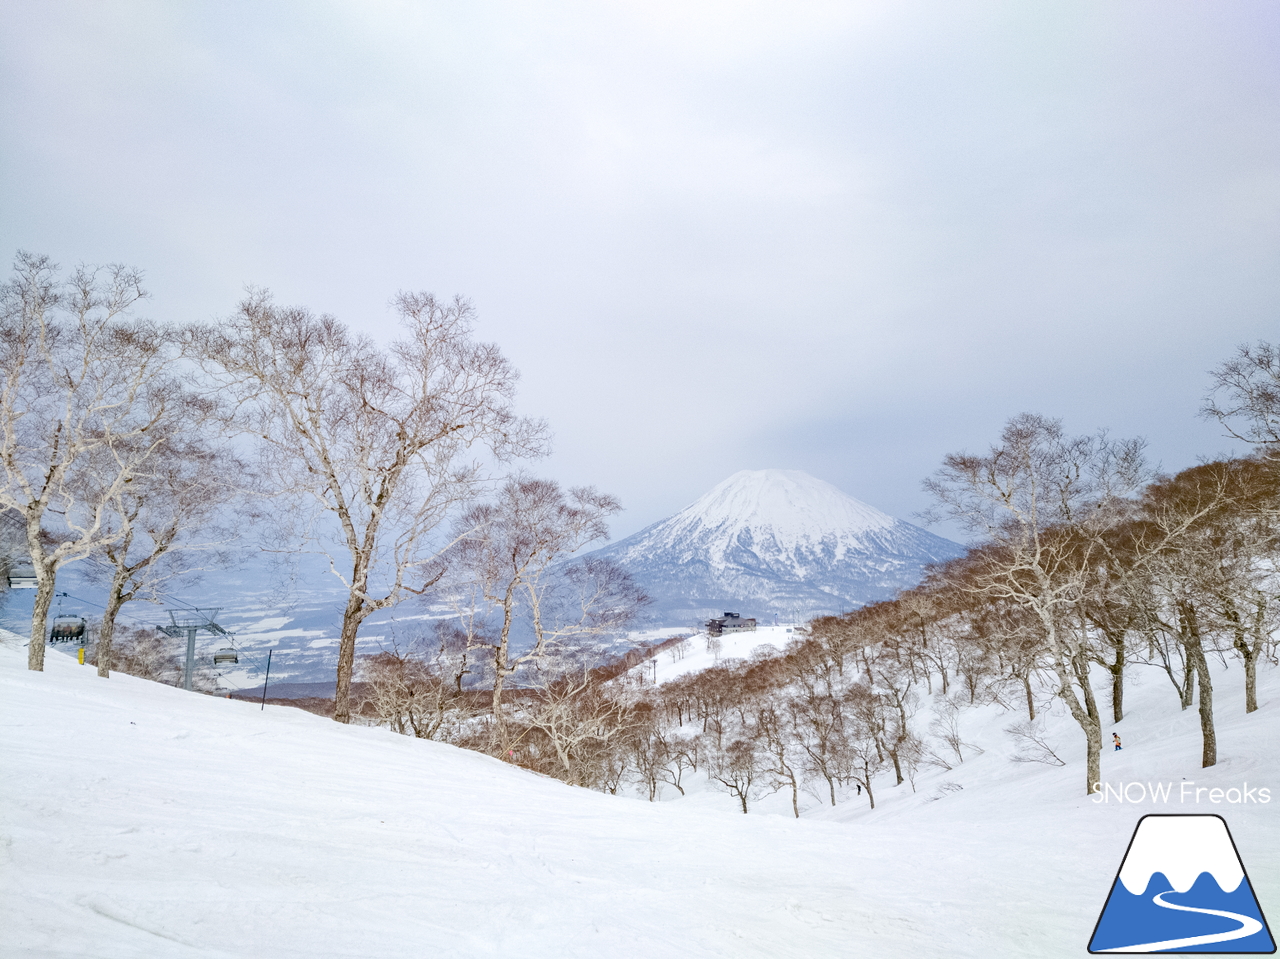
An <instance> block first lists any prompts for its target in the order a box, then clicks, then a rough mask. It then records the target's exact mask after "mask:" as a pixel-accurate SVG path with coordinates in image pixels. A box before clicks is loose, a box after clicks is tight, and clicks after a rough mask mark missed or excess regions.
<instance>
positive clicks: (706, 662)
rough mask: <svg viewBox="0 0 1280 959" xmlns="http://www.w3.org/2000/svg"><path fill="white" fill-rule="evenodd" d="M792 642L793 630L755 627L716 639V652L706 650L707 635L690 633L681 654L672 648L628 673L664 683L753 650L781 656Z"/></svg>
mask: <svg viewBox="0 0 1280 959" xmlns="http://www.w3.org/2000/svg"><path fill="white" fill-rule="evenodd" d="M667 634H668V635H686V632H684V631H681V630H667ZM795 638H796V633H795V627H794V626H789V625H786V626H783V625H780V626H759V627H757V628H756V629H755V630H754V631H747V632H740V633H725V634H724V635H723V636H721V637H719V639H720V650H719V652H715V651H713V650H710V649H708V648H707V634H706V633H694V634H692V635H690V636H689V639H688V645H687V646H686V647H685V648H684V649H683V650H682V651H681V650H675V649H672V648H670V647H669V648H667V649H664V650H662V651H661V652H660V653H658V654H657V655H656V656H654V657H653V658H652V659H650V660H647V661H646V662H644V663H641V664H640V665H638V666H635V667H633V668H632V669H630V670H628V673H629V674H630V675H631V676H633V677H637V678H643V679H644V681H645V682H647V683H654V682H655V681H656V682H657V683H658V685H661V684H662V683H668V682H670V681H671V680H673V679H678V678H679V677H681V676H687V675H688V674H689V673H700V672H702V670H704V669H710V668H711V667H712V666H714V665H716V664H717V663H721V662H724V661H725V660H727V659H750V658H751V656H752V654H753V653H755V652H756V651H757V650H763V649H764V647H767V646H771V647H773V649H774V650H776V651H777V652H782V650H784V649H785V648H786V646H787V644H788V643H790V642H791V641H792V640H793V639H795Z"/></svg>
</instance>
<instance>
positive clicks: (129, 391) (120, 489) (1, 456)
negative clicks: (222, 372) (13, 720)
mask: <svg viewBox="0 0 1280 959" xmlns="http://www.w3.org/2000/svg"><path fill="white" fill-rule="evenodd" d="M146 296H147V294H146V291H144V290H143V288H142V275H141V273H139V272H138V271H137V270H135V269H132V268H129V267H125V266H120V265H111V266H101V267H90V266H80V267H77V268H76V269H75V270H74V271H72V273H71V274H70V275H69V276H67V277H66V278H65V279H64V278H62V277H61V276H60V274H59V269H58V267H57V266H56V265H55V264H53V263H52V262H50V260H49V259H48V258H47V257H43V256H34V255H32V254H29V253H21V252H20V253H19V254H18V255H17V258H16V260H15V264H14V274H13V277H12V279H11V280H10V281H9V282H8V283H5V284H4V285H3V286H0V465H2V466H3V470H4V473H3V482H0V507H9V508H10V509H12V510H14V511H16V512H17V513H18V514H19V515H20V516H21V517H22V521H23V525H24V527H25V533H26V545H27V552H28V555H29V556H30V560H31V564H32V566H33V568H34V571H35V578H36V584H37V585H36V596H35V603H34V611H33V613H32V618H31V644H30V647H29V650H28V659H27V665H28V667H29V668H30V669H35V670H39V669H43V668H44V650H45V626H46V621H47V617H48V612H49V606H50V603H51V601H52V599H53V594H54V588H55V581H56V577H57V572H58V570H59V569H61V568H62V567H63V566H65V565H66V564H67V563H71V562H75V561H77V560H82V559H84V558H85V557H87V556H89V555H91V554H92V553H94V552H96V551H98V550H101V549H102V548H103V547H106V546H114V545H115V544H117V543H119V542H120V539H121V537H122V532H121V530H120V528H119V526H118V525H113V524H111V523H110V522H109V521H108V514H109V512H110V510H111V507H112V504H113V503H115V502H117V501H118V500H119V498H120V497H121V496H123V495H125V491H126V487H127V485H128V484H129V483H130V482H132V481H133V480H134V479H135V478H137V477H138V476H139V475H140V473H141V472H142V471H144V470H147V469H149V468H151V467H152V466H153V464H154V463H155V459H156V457H157V456H159V455H163V451H164V448H165V446H166V444H167V442H169V440H171V438H172V437H173V435H174V433H173V430H172V429H171V428H170V426H171V422H172V419H173V418H174V417H175V416H178V417H181V416H182V415H184V413H185V412H186V411H188V410H189V408H190V406H191V404H192V403H194V402H195V399H194V397H193V396H192V395H191V394H190V393H189V392H188V391H186V390H184V389H183V387H182V385H181V383H180V382H179V380H178V379H177V377H176V376H175V374H174V366H173V364H174V362H175V357H176V351H175V349H174V345H175V338H174V336H173V335H171V333H170V332H169V330H167V329H166V328H164V327H162V326H160V325H159V324H156V323H153V322H149V321H144V320H140V319H136V318H132V317H131V316H130V311H131V310H132V309H133V307H134V306H136V305H137V304H138V302H139V301H141V300H142V299H144V298H145V297H146Z"/></svg>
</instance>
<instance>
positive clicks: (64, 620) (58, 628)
mask: <svg viewBox="0 0 1280 959" xmlns="http://www.w3.org/2000/svg"><path fill="white" fill-rule="evenodd" d="M84 627H85V622H84V617H83V616H59V617H57V618H56V619H55V620H54V621H53V627H52V628H51V629H50V630H49V642H51V643H73V642H75V641H76V640H81V641H83V640H84Z"/></svg>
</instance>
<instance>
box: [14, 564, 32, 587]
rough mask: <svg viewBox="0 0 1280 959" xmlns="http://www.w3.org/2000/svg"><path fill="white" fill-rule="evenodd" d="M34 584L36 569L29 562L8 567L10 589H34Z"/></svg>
mask: <svg viewBox="0 0 1280 959" xmlns="http://www.w3.org/2000/svg"><path fill="white" fill-rule="evenodd" d="M36 586H37V583H36V571H35V569H34V567H32V566H31V565H30V564H29V563H28V564H26V565H24V566H13V567H11V568H10V569H9V588H10V589H35V588H36Z"/></svg>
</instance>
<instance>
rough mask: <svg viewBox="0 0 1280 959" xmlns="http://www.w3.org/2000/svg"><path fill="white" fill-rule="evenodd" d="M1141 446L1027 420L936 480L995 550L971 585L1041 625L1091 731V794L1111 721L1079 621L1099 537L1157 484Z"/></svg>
mask: <svg viewBox="0 0 1280 959" xmlns="http://www.w3.org/2000/svg"><path fill="white" fill-rule="evenodd" d="M1143 445H1144V444H1143V442H1142V441H1141V440H1128V441H1115V440H1112V439H1110V438H1109V437H1108V436H1107V435H1106V434H1105V433H1098V434H1095V435H1093V436H1080V437H1069V436H1067V435H1066V434H1065V433H1064V432H1063V429H1062V424H1061V423H1060V422H1059V421H1057V420H1051V419H1047V418H1045V417H1042V416H1035V415H1032V414H1028V413H1023V414H1021V415H1019V416H1016V417H1014V418H1013V419H1012V420H1010V421H1009V423H1008V424H1007V425H1006V426H1005V428H1004V430H1003V432H1002V433H1001V436H1000V442H999V443H998V444H997V445H994V446H992V448H991V449H990V451H989V452H988V453H987V454H986V455H984V456H975V455H970V454H965V453H956V454H951V455H949V456H947V457H946V458H945V460H944V461H943V466H942V468H941V469H939V470H938V472H937V473H935V474H934V476H933V477H932V478H931V479H929V480H927V481H926V483H925V489H926V490H928V491H929V492H931V493H932V494H933V495H934V498H935V499H936V500H937V502H938V509H939V511H940V512H941V513H942V514H944V515H946V516H949V517H951V518H953V519H956V520H958V521H959V522H960V523H962V524H963V525H964V527H965V528H966V529H968V530H969V531H970V532H973V533H976V534H978V535H979V536H980V537H982V538H983V539H984V540H985V541H986V542H987V543H988V544H989V546H988V548H987V551H986V555H985V562H984V563H983V564H982V566H983V568H982V570H981V572H980V573H979V575H978V576H976V577H975V578H974V579H973V580H972V581H970V584H969V587H968V588H970V589H971V590H974V591H976V592H978V593H980V594H981V595H984V596H987V597H992V598H995V599H1004V600H1008V601H1010V602H1013V603H1016V604H1017V605H1019V606H1022V607H1024V608H1025V609H1026V610H1028V611H1029V612H1030V613H1032V614H1033V615H1034V616H1035V617H1036V619H1038V620H1039V625H1040V628H1041V630H1042V633H1043V637H1044V644H1045V649H1046V651H1047V653H1048V656H1049V659H1050V664H1051V666H1052V668H1053V671H1054V673H1055V675H1056V678H1057V681H1058V696H1059V697H1060V698H1061V699H1062V700H1063V702H1064V703H1065V704H1066V706H1067V709H1068V711H1069V712H1070V713H1071V716H1072V718H1073V719H1074V720H1075V721H1076V722H1077V723H1078V724H1079V726H1080V728H1081V730H1082V731H1083V732H1084V734H1085V743H1086V758H1087V762H1086V776H1085V791H1086V793H1089V792H1092V791H1093V790H1094V789H1095V784H1096V783H1098V782H1100V780H1101V755H1100V753H1101V749H1102V721H1101V718H1100V716H1099V713H1098V708H1097V703H1096V700H1095V697H1094V693H1093V686H1092V683H1091V681H1090V677H1089V666H1090V661H1091V657H1090V655H1089V653H1090V650H1089V648H1088V646H1087V645H1086V644H1084V643H1083V642H1082V637H1081V635H1080V632H1079V631H1078V630H1073V629H1071V628H1069V627H1070V616H1071V615H1072V614H1073V613H1074V611H1075V610H1076V608H1077V607H1078V604H1079V601H1080V598H1081V595H1082V593H1083V591H1084V589H1085V588H1086V586H1087V577H1086V576H1085V571H1086V569H1087V567H1088V564H1089V562H1090V558H1089V553H1090V550H1091V549H1092V548H1093V545H1094V544H1096V542H1097V540H1096V537H1097V534H1098V533H1099V532H1100V531H1101V530H1103V529H1105V528H1107V527H1108V526H1109V525H1110V524H1111V523H1113V522H1114V520H1115V516H1116V515H1117V513H1118V512H1119V511H1120V510H1121V508H1122V505H1123V504H1124V503H1125V502H1126V501H1127V499H1128V498H1129V497H1131V496H1132V495H1133V494H1134V493H1136V492H1137V491H1138V490H1139V489H1141V487H1142V484H1143V483H1144V482H1145V480H1146V478H1147V475H1148V474H1147V467H1146V464H1145V460H1144V457H1143Z"/></svg>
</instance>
